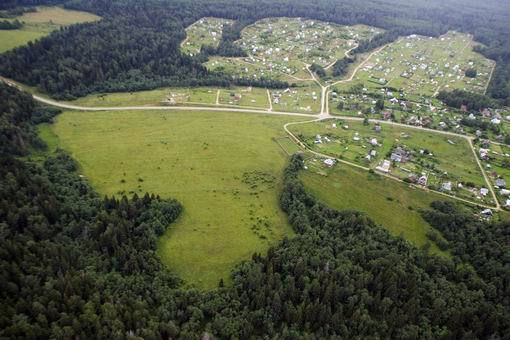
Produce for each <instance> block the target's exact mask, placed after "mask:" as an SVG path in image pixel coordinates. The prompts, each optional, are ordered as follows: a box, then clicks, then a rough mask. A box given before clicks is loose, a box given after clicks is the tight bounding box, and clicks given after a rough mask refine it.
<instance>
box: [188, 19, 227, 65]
mask: <svg viewBox="0 0 510 340" xmlns="http://www.w3.org/2000/svg"><path fill="white" fill-rule="evenodd" d="M231 22H232V21H231V20H227V19H219V18H202V19H200V20H198V21H197V22H195V23H194V24H192V25H191V26H189V27H188V28H187V29H186V33H187V36H188V39H187V40H185V42H184V44H183V46H182V47H183V50H184V51H185V52H187V53H188V54H189V55H190V56H191V57H192V56H194V55H195V54H198V53H199V52H200V49H201V47H202V46H203V45H205V44H208V45H213V46H216V45H218V43H219V41H220V39H221V35H222V33H223V26H224V25H228V24H230V23H231ZM211 41H212V43H211Z"/></svg>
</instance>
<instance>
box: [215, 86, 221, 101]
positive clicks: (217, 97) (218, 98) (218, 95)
mask: <svg viewBox="0 0 510 340" xmlns="http://www.w3.org/2000/svg"><path fill="white" fill-rule="evenodd" d="M220 91H221V90H220V89H218V91H217V92H216V105H220Z"/></svg>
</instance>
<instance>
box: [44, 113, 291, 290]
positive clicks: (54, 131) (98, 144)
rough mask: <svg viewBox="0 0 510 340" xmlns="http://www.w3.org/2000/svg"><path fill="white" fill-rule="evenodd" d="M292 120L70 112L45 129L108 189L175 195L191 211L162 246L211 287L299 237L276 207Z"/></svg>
mask: <svg viewBox="0 0 510 340" xmlns="http://www.w3.org/2000/svg"><path fill="white" fill-rule="evenodd" d="M296 119H298V118H296ZM288 121H292V118H290V117H275V116H265V115H257V114H242V113H232V112H229V113H221V112H214V113H206V112H153V111H136V112H129V111H126V112H94V113H83V112H74V111H69V112H65V113H63V114H61V115H60V116H58V118H57V120H56V123H55V124H54V125H43V126H41V127H40V135H41V136H42V137H43V138H44V139H46V140H47V141H48V142H49V144H50V146H52V147H53V148H55V147H56V146H60V147H61V148H64V149H65V150H68V151H69V152H70V153H71V154H72V155H73V157H74V158H75V159H76V160H77V161H78V162H79V164H80V166H81V170H82V173H83V175H84V176H85V177H86V178H87V179H88V180H89V181H90V182H91V183H92V184H93V185H94V187H95V188H96V189H97V190H98V191H99V192H100V193H101V194H108V195H114V194H117V195H118V194H121V193H126V194H128V195H130V194H133V193H135V192H136V193H138V194H143V193H145V192H152V193H156V194H159V195H161V196H162V197H168V198H176V199H178V200H179V201H180V202H181V203H182V204H183V206H184V212H183V214H182V216H181V217H180V219H179V220H178V221H177V222H176V223H175V224H173V225H172V226H171V227H170V228H169V229H168V231H167V232H166V234H165V235H164V236H163V237H162V238H161V239H160V241H159V248H158V251H159V254H160V256H161V258H162V260H163V262H164V263H165V264H167V265H168V266H169V267H170V268H171V269H172V270H175V271H176V272H177V274H179V275H180V276H181V277H182V278H183V279H184V280H185V281H186V282H190V283H191V282H193V283H194V284H195V285H196V286H198V287H199V288H206V289H207V288H213V287H215V286H216V285H217V284H218V282H219V280H220V279H221V278H223V279H225V280H227V281H228V277H229V273H230V271H231V269H232V268H233V267H234V266H235V265H236V264H237V263H239V262H240V261H242V260H245V259H248V258H249V257H250V256H251V255H252V254H253V253H254V252H264V251H265V250H266V249H267V248H268V247H269V246H270V245H271V244H274V243H275V242H277V241H278V240H280V239H281V238H283V237H284V236H289V235H292V230H291V228H290V226H289V225H288V223H287V219H286V216H285V215H284V214H283V212H281V211H280V209H279V205H278V194H279V191H280V186H281V178H282V171H283V169H284V168H285V166H286V162H287V159H288V158H287V155H286V153H285V152H284V151H283V150H282V148H281V147H280V145H279V144H278V143H277V142H276V141H275V140H273V137H282V136H284V132H283V129H282V126H283V124H284V123H285V122H288ZM55 135H56V136H58V141H57V140H56V137H55Z"/></svg>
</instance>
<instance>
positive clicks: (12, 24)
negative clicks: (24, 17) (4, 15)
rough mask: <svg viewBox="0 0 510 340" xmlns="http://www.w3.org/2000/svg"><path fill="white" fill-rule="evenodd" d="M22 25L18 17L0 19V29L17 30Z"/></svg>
mask: <svg viewBox="0 0 510 340" xmlns="http://www.w3.org/2000/svg"><path fill="white" fill-rule="evenodd" d="M21 27H23V23H21V21H19V20H18V19H16V20H13V21H9V20H0V30H17V29H20V28H21Z"/></svg>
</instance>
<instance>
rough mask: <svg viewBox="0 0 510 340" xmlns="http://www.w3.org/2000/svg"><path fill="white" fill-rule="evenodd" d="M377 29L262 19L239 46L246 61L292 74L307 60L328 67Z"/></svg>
mask: <svg viewBox="0 0 510 340" xmlns="http://www.w3.org/2000/svg"><path fill="white" fill-rule="evenodd" d="M379 33H380V32H379V31H378V30H377V29H374V28H368V27H361V26H352V27H349V26H339V25H336V24H330V23H327V22H320V21H314V20H304V19H300V18H295V19H288V18H277V19H263V20H261V21H258V22H257V23H255V24H254V25H252V26H249V27H247V28H246V29H245V30H244V31H243V33H242V40H241V41H240V43H239V44H240V46H241V48H243V49H244V50H245V51H246V52H247V53H248V55H249V57H248V58H246V59H245V61H246V62H250V63H258V64H261V65H263V66H264V67H265V68H266V69H267V70H268V71H278V72H282V73H286V74H290V75H295V74H296V73H297V72H299V71H300V70H302V69H303V67H296V61H298V62H299V65H300V66H301V64H302V63H303V62H304V63H307V64H312V63H316V64H318V65H321V66H324V67H325V66H327V65H329V64H331V63H333V62H335V61H336V58H337V57H343V53H344V51H345V50H347V49H350V48H352V46H355V43H356V41H359V40H361V39H370V38H371V37H373V36H375V35H376V34H379Z"/></svg>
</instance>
